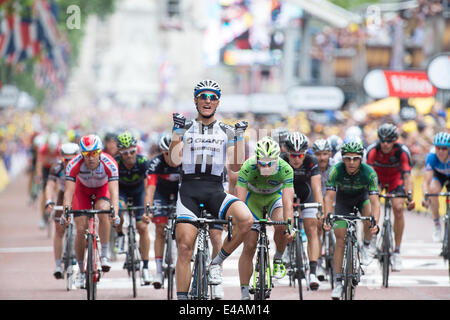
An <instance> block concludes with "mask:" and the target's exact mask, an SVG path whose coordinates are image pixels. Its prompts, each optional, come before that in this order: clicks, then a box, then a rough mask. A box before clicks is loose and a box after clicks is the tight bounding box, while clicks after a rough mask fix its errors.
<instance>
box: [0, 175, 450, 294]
mask: <svg viewBox="0 0 450 320" xmlns="http://www.w3.org/2000/svg"><path fill="white" fill-rule="evenodd" d="M0 218H1V223H0V299H2V300H11V299H18V300H84V299H86V292H85V290H80V289H77V290H71V291H69V292H68V291H66V289H65V281H63V280H56V279H54V278H53V270H54V261H53V252H52V250H53V249H52V240H51V239H50V238H49V237H48V236H47V232H46V231H43V230H40V229H39V228H38V224H39V219H40V215H39V213H38V210H37V206H36V205H34V206H30V205H29V204H28V195H27V194H26V177H25V176H18V177H17V178H16V179H15V180H14V181H12V183H11V184H10V185H9V186H8V187H7V188H6V189H5V190H4V191H3V192H2V193H1V194H0ZM431 232H432V221H431V218H430V217H429V216H426V215H424V214H420V215H419V214H417V213H410V212H407V213H406V230H405V233H404V241H403V245H402V256H403V270H402V271H400V272H393V273H391V276H390V287H389V288H387V289H385V288H382V287H381V273H380V268H379V265H378V263H377V262H376V261H374V262H373V263H372V264H371V265H370V266H368V267H366V268H365V269H364V271H365V275H364V276H363V277H362V281H361V283H360V285H359V286H358V287H357V290H356V299H358V300H378V299H379V300H399V299H401V300H436V299H437V300H449V299H450V282H449V274H448V265H447V264H446V263H444V261H443V259H442V257H439V256H438V255H439V252H440V246H441V245H440V244H439V243H433V242H432V241H431ZM150 233H151V235H150V236H151V239H152V240H153V239H154V227H153V226H152V227H151V228H150ZM273 247H274V245H273V243H272V244H271V250H273ZM152 248H153V243H152ZM241 248H242V247H239V248H238V249H237V250H236V252H234V253H233V254H232V255H231V256H230V257H229V258H228V259H227V260H226V261H225V263H224V271H223V281H224V282H223V285H224V290H225V299H227V300H238V299H239V298H240V289H239V277H238V273H237V263H238V258H239V255H240V251H241ZM272 256H273V253H272ZM153 258H154V256H153V253H151V259H152V260H151V262H150V266H149V267H150V270H151V272H152V273H153V274H154V273H155V268H156V267H155V264H154V262H153V261H154V260H153ZM123 260H124V257H123V256H119V257H118V259H117V260H116V261H114V262H113V266H112V269H111V271H110V272H109V273H106V274H104V275H103V277H102V279H101V281H100V283H99V285H98V293H97V296H98V299H99V300H133V299H136V300H165V299H166V291H165V289H160V290H156V289H154V288H153V286H139V287H138V297H137V298H133V297H132V289H131V288H132V286H131V280H130V278H128V276H127V273H126V271H125V270H123V269H122V266H123ZM330 294H331V287H330V285H329V284H328V283H327V282H322V283H321V286H320V288H319V290H318V291H307V290H305V291H304V299H305V300H330ZM270 299H272V300H297V299H298V291H297V288H293V287H290V286H289V281H288V279H287V277H286V278H284V279H281V280H278V281H276V282H275V287H274V289H273V290H272V294H271V297H270Z"/></svg>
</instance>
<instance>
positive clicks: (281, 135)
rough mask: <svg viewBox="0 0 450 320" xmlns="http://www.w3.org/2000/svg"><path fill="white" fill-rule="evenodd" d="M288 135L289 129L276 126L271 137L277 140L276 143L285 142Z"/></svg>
mask: <svg viewBox="0 0 450 320" xmlns="http://www.w3.org/2000/svg"><path fill="white" fill-rule="evenodd" d="M288 135H289V130H288V129H286V128H277V129H275V130H273V131H272V134H271V136H272V139H274V140H275V141H278V143H285V142H286V139H287V137H288Z"/></svg>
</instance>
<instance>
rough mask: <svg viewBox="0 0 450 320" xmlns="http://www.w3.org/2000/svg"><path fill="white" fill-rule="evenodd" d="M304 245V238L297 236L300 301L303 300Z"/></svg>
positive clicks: (296, 259)
mask: <svg viewBox="0 0 450 320" xmlns="http://www.w3.org/2000/svg"><path fill="white" fill-rule="evenodd" d="M302 257H303V244H302V238H301V237H300V236H299V234H297V236H296V237H295V271H296V272H295V277H296V278H297V281H298V296H299V298H300V300H303V289H302V278H303V277H304V276H305V275H304V266H303V258H302Z"/></svg>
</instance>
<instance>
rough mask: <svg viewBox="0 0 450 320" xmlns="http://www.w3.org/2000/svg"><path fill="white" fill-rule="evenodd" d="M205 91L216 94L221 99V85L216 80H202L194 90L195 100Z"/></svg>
mask: <svg viewBox="0 0 450 320" xmlns="http://www.w3.org/2000/svg"><path fill="white" fill-rule="evenodd" d="M203 91H212V92H214V93H215V94H216V95H217V96H218V97H219V99H220V94H221V90H220V86H219V84H218V83H217V82H216V81H214V80H209V79H206V80H202V81H200V82H199V83H197V85H196V86H195V88H194V98H195V97H197V95H198V94H199V93H201V92H203Z"/></svg>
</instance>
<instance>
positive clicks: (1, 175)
mask: <svg viewBox="0 0 450 320" xmlns="http://www.w3.org/2000/svg"><path fill="white" fill-rule="evenodd" d="M8 184H9V175H8V171H7V170H6V166H5V163H4V162H3V159H1V158H0V192H1V191H3V189H5V188H6V186H7V185H8Z"/></svg>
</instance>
